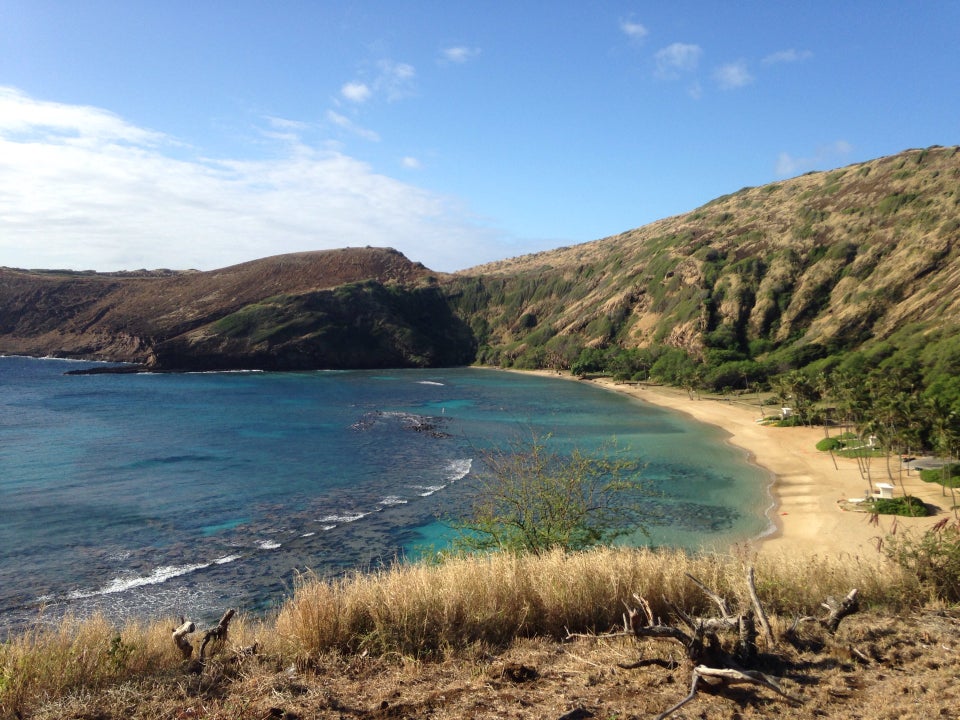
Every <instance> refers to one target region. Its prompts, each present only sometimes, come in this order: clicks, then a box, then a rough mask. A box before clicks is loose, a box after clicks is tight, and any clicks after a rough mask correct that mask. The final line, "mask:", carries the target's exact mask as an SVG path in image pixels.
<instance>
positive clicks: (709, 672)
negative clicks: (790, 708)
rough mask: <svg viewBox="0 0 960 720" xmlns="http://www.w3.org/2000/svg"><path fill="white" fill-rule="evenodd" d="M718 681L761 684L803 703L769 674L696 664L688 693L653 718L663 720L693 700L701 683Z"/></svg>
mask: <svg viewBox="0 0 960 720" xmlns="http://www.w3.org/2000/svg"><path fill="white" fill-rule="evenodd" d="M719 682H723V683H725V684H727V685H737V684H739V683H750V684H753V685H761V686H763V687H765V688H768V689H770V690H773V691H774V692H775V693H777V694H778V695H780V696H781V697H783V698H785V699H786V700H787V701H789V702H792V703H794V704H796V705H801V704H803V701H802V700H800V699H799V698H795V697H793V696H792V695H790V694H788V693H787V692H785V691H784V689H783V688H782V687H780V684H779V683H778V682H777V681H776V678H772V677H770V676H769V675H765V674H763V673H762V672H757V671H756V670H734V669H733V668H721V669H716V668H709V667H707V666H706V665H697V667H695V668H694V669H693V674H692V676H691V682H690V694H689V695H687V696H686V697H685V698H684V699H683V700H681V701H680V702H678V703H677V704H676V705H674V706H673V707H672V708H670V709H669V710H665V711H664V712H662V713H660V714H659V715H657V717H656V718H655V719H654V720H665V718H667V717H669V716H670V715H673V713H675V712H676V711H677V710H679V709H680V708H682V707H683V706H684V705H686V704H687V703H688V702H690V701H691V700H693V699H694V697H696V695H697V690H699V689H700V685H701V684H703V683H707V684H710V685H712V684H714V683H719Z"/></svg>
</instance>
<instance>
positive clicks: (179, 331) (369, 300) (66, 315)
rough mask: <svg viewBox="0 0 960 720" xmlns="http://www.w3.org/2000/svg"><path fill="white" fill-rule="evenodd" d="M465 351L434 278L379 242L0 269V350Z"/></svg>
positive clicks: (185, 360) (334, 359)
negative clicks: (224, 262)
mask: <svg viewBox="0 0 960 720" xmlns="http://www.w3.org/2000/svg"><path fill="white" fill-rule="evenodd" d="M473 350H474V347H473V345H472V338H471V335H470V333H469V330H467V329H466V327H465V326H464V324H463V323H462V322H461V321H460V319H459V318H457V317H455V316H454V315H453V314H452V313H451V312H450V309H449V307H448V305H447V303H446V302H445V300H444V298H443V296H442V294H441V293H440V292H439V290H438V288H437V284H436V280H435V278H434V277H433V276H432V275H431V274H430V273H429V271H428V270H427V269H426V268H425V267H423V266H422V265H420V264H419V263H412V262H410V261H409V260H407V259H406V258H405V257H404V256H403V255H401V254H400V253H398V252H396V251H393V250H388V249H374V248H364V249H347V250H334V251H327V252H314V253H297V254H293V255H282V256H277V257H272V258H266V259H264V260H258V261H254V262H250V263H244V264H242V265H236V266H233V267H229V268H224V269H222V270H216V271H212V272H169V271H160V272H153V273H151V272H145V271H144V272H139V273H119V274H96V273H71V272H54V271H41V272H29V271H22V270H10V269H0V352H3V353H22V354H29V355H62V356H69V357H86V358H98V359H109V360H117V361H127V362H136V363H144V364H146V365H148V366H150V367H152V368H156V369H168V370H186V369H227V368H241V367H243V368H265V369H302V368H322V367H331V368H343V367H406V366H423V365H434V364H448V365H449V364H463V363H468V362H470V360H471V359H472V357H473Z"/></svg>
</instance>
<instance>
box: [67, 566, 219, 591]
mask: <svg viewBox="0 0 960 720" xmlns="http://www.w3.org/2000/svg"><path fill="white" fill-rule="evenodd" d="M210 565H211V563H194V564H192V565H164V566H163V567H158V568H156V569H155V570H154V571H153V572H152V573H150V574H149V575H138V576H135V577H117V578H114V579H113V580H111V581H110V582H109V583H107V584H106V585H104V586H103V587H101V588H98V589H97V590H72V591H71V592H69V593H67V598H68V599H69V600H82V599H84V598H90V597H96V596H97V595H111V594H113V593H119V592H124V591H125V590H132V589H133V588H138V587H143V586H144V585H159V584H160V583H164V582H166V581H167V580H170V579H171V578H175V577H180V576H181V575H188V574H190V573H192V572H196V571H197V570H203V569H204V568H207V567H210Z"/></svg>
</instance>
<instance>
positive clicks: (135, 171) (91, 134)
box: [0, 88, 508, 270]
mask: <svg viewBox="0 0 960 720" xmlns="http://www.w3.org/2000/svg"><path fill="white" fill-rule="evenodd" d="M268 122H269V123H270V127H271V128H272V130H273V131H275V132H276V131H282V132H280V133H277V134H282V135H283V137H284V140H274V141H273V147H272V150H273V156H272V157H270V158H268V159H259V160H251V159H246V158H217V159H210V158H204V157H202V156H197V157H193V158H187V159H185V158H184V157H183V156H184V155H185V154H186V153H185V149H187V150H189V148H188V147H187V146H186V145H184V144H182V143H177V142H176V141H175V140H174V139H172V138H169V137H167V136H165V135H164V134H162V133H157V132H154V131H151V130H147V129H144V128H139V127H136V126H135V125H132V124H130V123H128V122H126V121H125V120H123V119H122V118H120V117H118V116H116V115H114V114H113V113H110V112H108V111H106V110H102V109H99V108H94V107H85V106H76V105H65V104H60V103H53V102H46V101H42V100H36V99H33V98H31V97H29V96H27V95H25V94H23V93H21V92H18V91H17V90H14V89H12V88H0V264H2V265H7V266H13V267H33V268H73V269H97V270H119V269H136V268H141V267H146V268H156V267H171V268H188V267H194V268H199V269H211V268H216V267H223V266H226V265H230V264H233V263H237V262H242V261H245V260H251V259H254V258H257V257H264V256H267V255H273V254H277V253H284V252H293V251H299V250H311V249H316V250H319V249H327V248H336V247H346V246H351V245H354V246H355V245H391V246H393V247H396V248H397V249H399V250H400V251H401V252H404V253H405V254H406V255H408V256H409V257H411V258H412V259H415V260H420V261H422V262H424V263H425V264H426V265H428V266H430V267H433V268H434V269H438V270H455V269H459V268H464V267H468V266H470V265H474V264H477V263H480V262H484V261H488V260H492V259H496V258H499V257H504V256H505V255H506V251H505V249H504V248H506V247H508V245H507V244H506V239H505V238H504V237H502V236H501V235H499V234H498V233H496V232H495V231H492V230H490V229H488V228H484V227H481V226H479V225H477V224H475V223H474V222H473V220H472V219H471V218H470V216H469V214H468V212H467V210H466V209H465V208H464V207H462V206H461V205H460V204H459V203H458V202H457V201H455V200H454V199H452V198H448V197H444V196H440V195H437V194H435V193H432V192H428V191H426V190H423V189H421V188H417V187H415V186H413V185H410V184H407V183H403V182H400V181H398V180H395V179H393V178H390V177H388V176H385V175H383V174H380V173H377V172H375V171H374V170H373V169H372V168H371V167H370V166H369V165H367V164H366V163H363V162H361V161H359V160H357V159H355V158H352V157H349V156H348V155H345V154H343V153H341V152H337V151H333V150H329V149H322V148H318V147H314V146H311V145H307V144H305V143H304V142H302V141H301V140H300V139H298V138H297V137H296V130H297V128H298V127H299V126H300V124H299V123H298V122H297V121H292V120H284V119H277V118H273V119H270V120H269V121H268Z"/></svg>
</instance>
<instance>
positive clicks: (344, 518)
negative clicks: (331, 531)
mask: <svg viewBox="0 0 960 720" xmlns="http://www.w3.org/2000/svg"><path fill="white" fill-rule="evenodd" d="M369 514H370V513H365V512H358V513H353V514H351V515H325V516H324V517H322V518H320V519H319V520H317V522H319V523H351V522H356V521H357V520H362V519H363V518H365V517H366V516H367V515H369ZM334 527H336V526H334Z"/></svg>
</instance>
